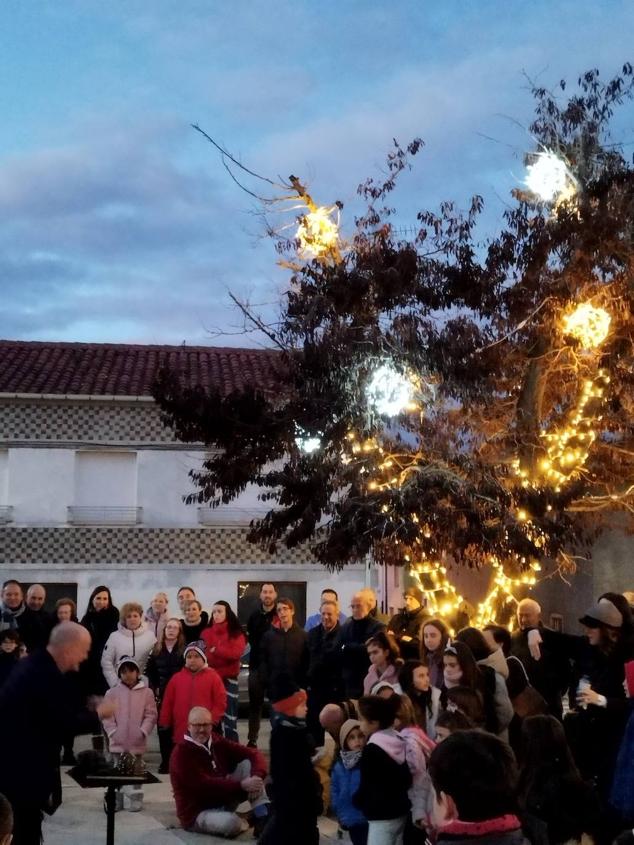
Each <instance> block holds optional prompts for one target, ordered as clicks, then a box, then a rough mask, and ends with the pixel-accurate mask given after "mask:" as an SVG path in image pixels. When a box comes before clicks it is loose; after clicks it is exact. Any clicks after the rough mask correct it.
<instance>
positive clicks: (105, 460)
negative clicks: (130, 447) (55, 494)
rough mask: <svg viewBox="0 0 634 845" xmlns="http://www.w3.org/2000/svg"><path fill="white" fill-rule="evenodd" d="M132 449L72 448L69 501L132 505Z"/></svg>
mask: <svg viewBox="0 0 634 845" xmlns="http://www.w3.org/2000/svg"><path fill="white" fill-rule="evenodd" d="M136 460H137V459H136V452H112V451H104V452H93V451H87V452H81V451H80V452H76V453H75V494H74V498H73V502H72V504H73V505H79V506H81V507H136V504H137V478H136V475H137V472H136Z"/></svg>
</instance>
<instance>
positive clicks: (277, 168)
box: [0, 0, 634, 345]
mask: <svg viewBox="0 0 634 845" xmlns="http://www.w3.org/2000/svg"><path fill="white" fill-rule="evenodd" d="M633 32H634V4H632V2H631V0H623V1H622V2H619V1H618V0H601V2H596V0H576V2H566V0H557V1H556V2H553V0H523V2H520V0H495V1H494V0H471V2H467V0H456V1H455V2H453V0H447V2H444V3H441V2H435V3H434V2H428V0H412V1H411V2H410V0H403V2H400V1H399V0H394V2H392V3H387V2H385V0H383V2H374V0H349V1H348V2H347V0H338V2H337V0H325V1H322V2H320V3H315V2H310V3H309V2H304V0H296V2H294V3H290V2H286V0H280V2H275V1H274V2H271V0H269V2H260V0H253V2H251V0H242V2H229V3H228V2H215V0H178V2H177V1H176V0H170V2H168V0H133V2H130V1H128V2H123V0H109V2H108V3H104V2H103V0H94V2H93V0H62V2H60V0H3V2H2V3H1V4H0V92H1V94H0V102H1V106H2V117H3V120H2V132H0V219H1V221H2V223H1V225H0V336H1V337H4V338H15V339H27V340H81V341H104V342H138V343H181V342H183V341H186V342H187V343H188V344H195V343H209V342H213V343H216V344H226V345H244V344H247V345H250V344H252V343H255V342H256V339H255V338H253V337H247V338H245V337H244V336H243V335H241V334H239V333H236V332H237V331H238V327H239V324H240V319H239V316H238V315H237V314H236V313H235V310H234V309H233V308H232V306H231V303H230V301H229V298H228V291H233V292H234V293H235V294H236V295H238V296H239V297H241V298H243V299H249V300H250V301H252V302H255V303H262V304H263V306H262V307H263V309H264V311H265V312H266V313H267V314H268V313H271V310H272V309H273V308H274V305H272V303H275V302H276V301H277V300H278V298H279V295H280V293H281V292H282V291H283V290H284V287H285V284H286V283H287V273H286V272H285V271H283V270H281V269H280V268H278V267H277V266H276V263H275V261H276V257H275V254H274V251H273V248H272V245H271V243H270V242H269V241H267V240H266V239H265V238H264V237H263V230H262V225H261V221H260V220H259V218H258V217H257V215H255V214H254V213H253V212H254V205H253V203H252V201H251V200H250V199H249V197H248V196H246V195H245V194H243V193H242V192H241V191H239V190H238V188H237V187H236V186H235V185H234V184H233V182H231V180H230V179H229V177H228V175H227V174H226V172H225V171H224V169H223V167H222V165H221V163H220V161H219V159H218V157H217V156H216V155H215V153H214V151H213V150H212V148H211V147H210V146H209V145H208V144H206V142H205V141H204V140H203V139H202V137H201V136H199V135H198V134H197V133H195V132H194V131H193V130H192V129H191V127H190V124H191V123H199V124H200V125H201V127H203V128H204V129H205V130H206V131H207V132H209V134H210V135H212V136H213V137H215V138H217V139H219V140H220V141H221V142H222V143H224V144H225V145H226V146H227V147H228V148H230V149H231V150H232V151H234V152H235V153H236V154H237V155H238V156H240V157H241V159H242V160H243V161H244V162H245V163H246V164H248V165H249V166H250V167H251V168H253V169H255V170H257V171H258V172H261V173H264V174H266V175H269V176H271V177H272V178H276V177H277V175H278V174H280V175H282V176H284V177H286V176H288V175H289V174H290V173H295V174H296V175H298V176H300V177H301V178H302V179H303V180H304V181H307V182H308V183H309V185H310V188H311V191H312V193H313V195H314V196H315V198H316V199H318V200H319V201H320V202H323V203H324V204H329V203H330V202H332V201H334V200H335V199H340V200H342V201H343V202H344V212H343V219H342V222H343V228H344V232H345V230H346V226H348V227H349V225H350V222H351V221H352V219H353V216H354V213H355V210H358V205H357V204H356V199H355V191H356V186H357V184H358V183H359V182H360V181H362V180H363V179H364V178H365V177H367V176H369V175H376V174H377V173H378V171H379V168H380V167H381V165H382V162H383V160H384V157H385V153H386V151H387V150H388V148H389V146H390V144H391V139H392V138H394V137H395V138H398V139H399V141H401V142H403V143H406V142H407V141H408V140H410V139H411V138H412V137H414V136H421V137H422V138H423V139H424V140H425V142H426V147H425V150H424V151H423V153H422V154H420V155H419V156H418V157H417V159H416V160H415V166H414V170H413V171H412V172H411V173H410V174H408V175H407V177H406V178H405V179H404V180H403V183H402V185H401V186H400V188H399V190H398V193H397V197H396V201H397V202H398V205H399V209H400V214H399V222H401V223H402V224H403V225H414V223H415V215H416V211H417V210H418V209H420V208H430V207H431V208H433V207H435V206H436V205H437V203H438V202H439V201H440V200H442V199H454V200H456V201H457V202H458V204H459V205H462V206H464V205H465V204H466V203H467V201H468V198H469V197H470V196H471V195H472V194H473V193H481V194H482V195H483V196H484V198H485V202H486V207H487V217H486V219H487V221H489V222H490V224H491V225H492V226H493V225H494V224H495V221H496V220H497V218H498V217H499V215H500V214H501V212H502V210H503V208H504V204H505V203H506V202H507V201H508V199H509V192H510V190H511V188H512V187H513V186H514V185H516V184H517V182H518V180H519V179H521V178H522V154H523V152H524V151H525V149H530V148H531V146H532V144H531V139H530V137H529V135H528V133H527V132H526V131H525V130H524V129H523V128H522V127H525V126H527V124H528V123H529V122H530V119H531V102H530V97H529V94H528V90H527V82H526V78H525V76H524V73H526V74H527V75H528V76H530V77H531V78H533V79H536V80H539V82H540V83H542V84H545V85H547V86H550V85H553V84H555V83H556V82H557V81H558V80H559V79H560V78H562V77H565V78H567V79H568V80H569V81H570V82H572V81H574V80H575V79H576V78H577V76H578V75H579V73H580V72H581V71H583V70H586V69H587V68H589V67H594V66H596V67H599V68H600V69H601V71H602V73H603V74H604V75H605V76H609V75H611V74H613V73H615V72H617V71H618V69H619V68H620V66H621V65H622V64H623V62H624V61H626V60H632V58H633V57H632V49H631V42H632V33H633ZM483 136H489V137H488V138H485V137H483ZM491 138H493V139H495V140H490V139H491ZM618 140H622V141H624V142H626V143H629V144H632V142H634V120H633V119H632V107H631V105H630V106H627V107H626V110H625V113H624V115H623V116H621V117H620V118H619V126H618ZM217 329H222V330H225V331H226V332H228V335H227V336H225V337H221V336H218V335H217V333H216V330H217Z"/></svg>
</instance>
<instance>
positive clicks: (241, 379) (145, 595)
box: [0, 341, 366, 615]
mask: <svg viewBox="0 0 634 845" xmlns="http://www.w3.org/2000/svg"><path fill="white" fill-rule="evenodd" d="M275 355H276V353H275V352H270V351H267V350H253V349H222V348H214V347H187V346H181V347H168V346H130V345H111V344H81V343H37V342H18V341H1V342H0V578H1V580H2V581H4V580H6V579H7V578H16V579H17V580H18V581H21V582H24V583H32V582H35V581H39V582H42V583H44V584H49V585H51V588H50V592H51V595H55V596H60V595H64V594H66V595H70V596H71V597H72V596H74V595H76V596H77V601H78V609H79V613H80V615H81V614H83V612H84V611H85V608H86V605H87V602H88V597H89V595H90V592H91V590H92V589H93V587H95V586H96V585H98V584H106V585H107V586H109V587H110V588H111V589H112V592H113V597H114V600H115V603H116V604H118V605H119V606H121V604H122V603H123V602H124V601H128V600H139V601H141V602H142V603H143V604H144V606H147V604H148V603H149V601H150V599H151V597H152V595H153V594H154V593H155V592H156V591H157V590H164V591H165V592H167V593H168V595H169V597H170V607H171V609H172V610H175V609H176V591H177V589H178V587H179V586H181V585H183V584H187V585H189V586H192V587H193V588H194V589H195V590H196V593H197V595H198V596H199V598H200V599H201V601H202V602H203V606H204V607H207V608H208V607H209V605H210V604H211V603H212V602H213V601H215V600H217V599H225V600H227V601H229V602H230V603H231V605H232V606H234V607H235V606H236V603H237V601H238V597H239V595H240V596H242V595H243V594H244V593H245V591H246V590H247V586H248V585H249V584H251V585H253V586H252V587H251V590H249V592H248V593H247V595H248V594H250V593H252V592H253V591H254V590H257V585H258V584H259V583H260V582H262V581H264V580H272V581H275V582H276V583H284V584H286V585H287V587H286V591H287V592H288V591H290V592H291V594H292V596H293V597H294V598H297V599H298V600H299V603H300V605H301V604H302V603H305V606H306V608H307V609H308V612H313V611H314V610H315V609H317V608H318V606H319V594H320V592H321V590H322V589H323V587H325V586H330V585H332V586H335V588H336V589H337V590H338V592H339V594H340V600H341V603H342V607H344V608H345V607H347V605H348V604H349V602H350V598H351V596H352V593H353V592H354V591H355V590H356V589H358V588H359V587H360V586H363V584H364V583H365V578H366V572H365V569H364V567H363V566H350V567H347V568H346V569H345V571H344V572H343V573H342V574H339V575H336V576H333V575H331V574H330V573H328V572H327V571H326V570H325V569H324V568H323V567H322V566H320V565H319V564H317V563H316V562H315V560H314V558H313V557H312V555H311V554H310V551H309V550H308V549H307V548H303V549H299V550H293V551H289V550H287V549H286V548H285V547H284V546H283V545H280V547H279V549H278V551H277V552H276V553H275V554H274V555H271V554H269V553H268V552H267V551H263V550H262V549H260V548H259V547H257V546H255V545H253V544H250V543H248V542H247V541H246V533H247V528H248V524H249V522H250V520H251V519H252V518H253V517H254V516H257V515H258V514H262V513H264V507H263V505H262V504H261V503H260V502H258V499H257V490H256V489H249V490H247V491H246V492H245V493H244V495H243V496H241V497H240V499H239V500H238V501H236V502H235V503H232V505H231V506H229V507H222V508H218V509H215V510H212V509H210V508H208V507H202V508H201V507H198V506H196V505H186V504H185V503H184V502H183V496H184V495H185V494H186V493H187V492H189V491H190V490H191V489H192V483H191V481H190V479H189V477H188V473H189V471H190V469H192V468H195V467H196V466H197V465H199V464H200V462H201V460H202V459H203V456H204V451H203V449H202V446H201V447H196V446H192V445H191V444H183V443H180V442H177V441H176V439H175V437H174V435H173V433H172V432H171V431H170V430H169V429H168V428H166V427H165V426H164V425H163V424H162V422H161V419H160V415H159V410H158V408H157V406H156V404H155V402H154V400H153V399H152V396H151V385H152V382H153V379H154V377H155V375H156V373H157V371H158V369H159V368H160V367H161V366H162V365H164V364H166V363H168V364H169V366H170V367H171V368H174V369H176V370H178V371H179V372H181V373H182V374H183V378H185V379H187V380H189V383H191V384H201V385H203V386H208V385H211V384H213V385H217V386H219V387H220V388H221V389H222V390H224V391H225V392H230V391H231V390H234V389H237V388H240V387H241V386H243V385H244V384H245V383H249V382H250V383H257V384H258V385H260V386H262V385H267V384H268V385H273V383H274V373H273V366H274V360H275ZM241 604H242V602H241ZM243 610H244V606H243Z"/></svg>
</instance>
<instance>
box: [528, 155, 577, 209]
mask: <svg viewBox="0 0 634 845" xmlns="http://www.w3.org/2000/svg"><path fill="white" fill-rule="evenodd" d="M534 159H535V160H534V161H533V162H532V163H531V164H529V165H528V166H527V168H526V180H525V184H526V187H527V188H528V190H529V191H530V192H531V193H532V194H535V195H536V196H537V197H539V199H540V200H541V201H542V202H544V203H553V204H554V205H555V206H557V205H559V204H560V203H562V202H565V201H567V200H570V199H572V198H573V197H574V195H575V194H576V193H577V180H576V179H575V177H574V176H573V174H572V172H571V171H570V169H569V167H568V165H567V164H566V162H565V161H564V160H563V159H562V158H561V157H560V156H558V155H556V154H555V153H553V152H550V151H548V150H547V151H545V152H539V153H535V154H534Z"/></svg>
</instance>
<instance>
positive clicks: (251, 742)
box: [247, 739, 258, 748]
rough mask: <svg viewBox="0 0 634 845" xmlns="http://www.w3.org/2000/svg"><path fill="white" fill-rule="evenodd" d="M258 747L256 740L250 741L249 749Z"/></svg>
mask: <svg viewBox="0 0 634 845" xmlns="http://www.w3.org/2000/svg"><path fill="white" fill-rule="evenodd" d="M257 747H258V744H257V742H256V741H255V740H254V739H250V740H249V741H248V742H247V748H257Z"/></svg>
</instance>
